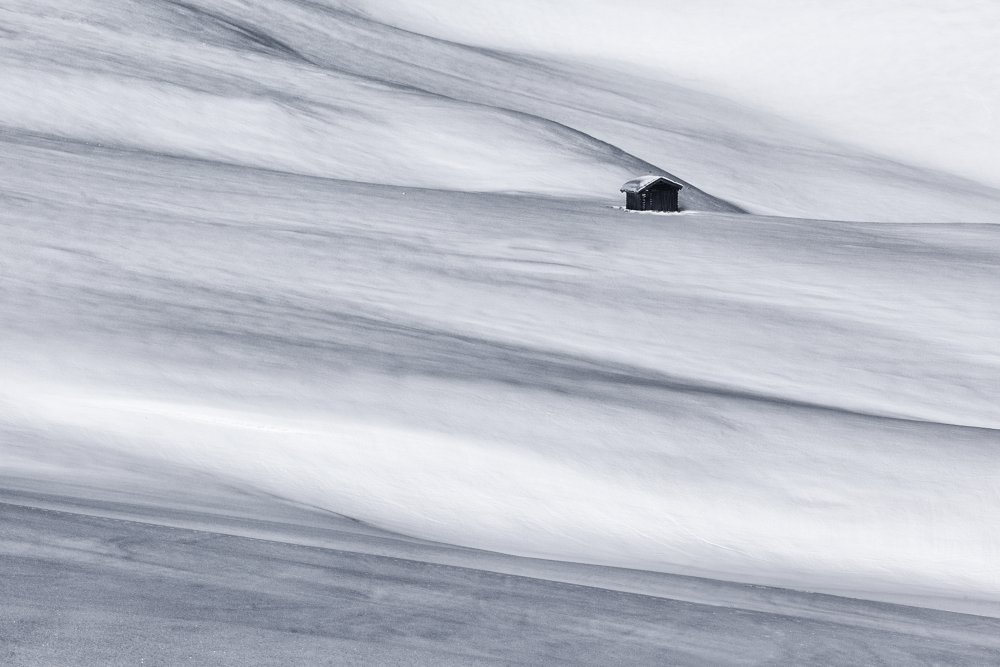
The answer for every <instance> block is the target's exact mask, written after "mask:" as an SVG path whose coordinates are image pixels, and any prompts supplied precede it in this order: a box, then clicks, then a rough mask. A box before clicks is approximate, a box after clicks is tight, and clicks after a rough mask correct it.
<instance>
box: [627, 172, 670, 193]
mask: <svg viewBox="0 0 1000 667" xmlns="http://www.w3.org/2000/svg"><path fill="white" fill-rule="evenodd" d="M659 181H663V182H665V183H669V184H670V185H673V186H674V187H676V188H677V189H678V190H680V189H681V188H683V187H684V186H683V185H681V184H680V183H678V182H677V181H675V180H672V179H669V178H667V177H666V176H659V175H657V174H646V175H645V176H640V177H639V178H633V179H632V180H631V181H629V182H627V183H626V184H625V185H623V186H622V189H621V192H642V191H643V190H645V189H646V188H648V187H649V186H650V185H652V184H653V183H658V182H659Z"/></svg>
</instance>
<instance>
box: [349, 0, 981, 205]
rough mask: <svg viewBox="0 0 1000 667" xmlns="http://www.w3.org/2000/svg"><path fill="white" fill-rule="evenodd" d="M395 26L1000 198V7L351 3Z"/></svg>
mask: <svg viewBox="0 0 1000 667" xmlns="http://www.w3.org/2000/svg"><path fill="white" fill-rule="evenodd" d="M345 4H347V5H349V6H356V7H359V8H361V9H362V10H365V11H368V12H369V13H370V14H371V15H374V16H377V17H379V18H381V19H382V20H385V21H387V22H389V23H392V24H394V25H401V26H403V27H406V28H410V29H413V30H418V31H420V32H423V33H428V34H432V35H437V36H440V37H446V38H451V39H457V40H460V41H463V42H469V43H473V44H479V45H484V46H490V47H495V48H517V49H524V50H527V51H530V52H533V53H538V54H545V55H548V56H553V57H562V58H565V57H575V58H592V59H595V60H596V59H601V60H603V61H606V62H617V63H618V65H619V67H623V68H627V69H630V70H633V71H638V72H655V73H657V74H659V75H667V76H668V77H670V78H671V79H672V80H675V81H680V82H686V83H687V84H690V85H692V86H693V87H695V88H698V89H702V90H709V91H715V92H718V93H721V94H724V95H730V96H733V97H735V98H737V99H739V100H742V101H744V102H746V103H748V104H751V105H756V106H760V107H763V108H767V109H770V110H771V111H773V112H775V113H778V114H781V115H783V116H786V117H789V118H793V119H796V120H799V121H801V122H803V123H806V124H809V125H810V126H813V127H816V128H817V129H819V130H821V131H823V132H824V134H825V135H826V136H830V137H836V138H838V139H840V140H843V141H849V142H851V143H854V144H856V145H858V146H862V147H866V148H868V149H869V150H872V151H876V152H878V153H881V154H884V155H888V156H893V157H896V158H897V159H901V160H904V161H912V162H915V163H918V164H921V165H924V166H927V167H932V168H940V169H944V170H946V171H951V172H954V173H958V174H962V175H964V176H966V177H968V178H972V179H975V180H979V181H982V182H984V183H988V184H989V185H991V186H993V187H1000V151H998V150H997V147H998V146H1000V112H998V110H1000V65H998V63H1000V3H997V2H995V0H962V1H961V2H950V1H948V0H877V1H876V2H872V1H871V0H837V1H836V2H830V1H829V0H710V1H708V2H688V1H687V0H632V1H631V2H628V3H610V2H592V1H590V0H508V1H507V2H497V3H490V4H487V5H484V4H483V3H477V2H461V1H457V0H424V1H423V2H410V1H408V0H345Z"/></svg>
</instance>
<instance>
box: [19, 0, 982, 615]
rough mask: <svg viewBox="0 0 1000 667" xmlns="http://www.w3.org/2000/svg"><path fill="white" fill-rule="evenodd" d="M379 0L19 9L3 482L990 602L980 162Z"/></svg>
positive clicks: (955, 603) (504, 546)
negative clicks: (488, 40)
mask: <svg viewBox="0 0 1000 667" xmlns="http://www.w3.org/2000/svg"><path fill="white" fill-rule="evenodd" d="M367 11H369V12H371V6H368V9H367ZM370 16H371V13H369V16H368V17H366V16H364V15H362V14H360V13H357V12H352V11H346V10H344V9H343V8H338V7H335V6H334V5H333V4H332V3H322V2H302V1H297V2H293V1H291V0H287V1H279V2H268V3H256V2H254V3H245V2H236V1H235V0H232V1H230V0H199V1H198V2H193V1H192V2H190V3H182V2H171V1H163V2H143V3H134V2H114V1H112V2H105V1H101V2H98V1H97V0H91V1H90V2H86V1H85V2H74V3H64V2H55V1H48V2H36V1H32V2H14V3H13V4H12V5H8V8H7V9H6V10H5V11H4V14H3V18H4V23H3V26H4V27H3V30H4V39H3V42H2V49H0V159H2V164H3V171H2V174H0V202H2V206H0V304H2V311H0V349H3V350H4V354H3V356H2V357H0V363H2V372H3V376H2V377H3V382H2V384H0V427H2V429H3V439H2V440H0V455H2V457H3V464H4V470H5V475H6V476H7V477H8V478H10V479H14V478H16V479H17V480H18V482H17V484H18V485H19V488H29V489H30V488H32V487H33V486H34V487H35V488H45V487H47V486H49V485H56V484H58V485H60V488H63V487H65V486H66V485H70V486H72V485H76V486H77V487H78V490H80V492H81V493H83V492H84V491H85V492H86V494H88V495H98V496H100V495H101V494H110V493H121V492H122V491H121V490H122V489H130V490H134V489H141V488H142V484H141V483H140V482H139V481H137V479H138V477H137V475H138V472H137V471H142V474H143V475H153V476H155V474H156V471H157V470H162V471H164V473H163V474H164V479H165V480H167V481H162V482H161V484H162V485H165V486H166V488H167V489H168V491H167V492H166V493H167V494H168V495H169V489H170V484H169V483H168V482H169V480H168V479H167V475H166V473H167V471H170V472H171V473H172V472H173V471H176V470H182V471H187V472H191V471H194V472H197V474H199V475H202V476H203V477H204V479H207V480H212V483H213V484H218V485H219V486H220V487H221V488H235V489H243V490H245V489H250V490H252V491H253V492H254V493H255V494H267V495H268V496H273V497H275V498H280V499H285V500H290V501H294V502H296V503H301V504H305V505H309V506H312V507H315V508H319V509H321V510H323V511H327V512H333V513H338V514H342V515H346V516H350V517H354V518H356V519H358V520H361V521H364V522H368V523H371V524H375V525H377V526H379V527H381V528H385V529H390V530H393V531H396V532H399V533H403V534H406V535H410V536H416V537H419V538H425V539H432V540H437V541H441V542H445V543H450V544H457V545H464V546H471V547H477V548H482V549H489V550H494V551H498V552H503V553H508V554H518V555H526V556H536V557H543V558H550V559H556V560H561V561H574V562H583V563H593V564H598V565H615V566H621V567H626V568H634V569H641V570H649V571H659V572H673V573H687V574H698V575H702V576H707V577H712V578H715V579H728V580H734V581H741V582H754V583H764V584H771V585H778V586H785V587H790V588H797V589H805V590H821V591H826V592H833V593H839V594H843V595H847V596H850V597H865V598H874V599H885V600H894V601H905V602H913V603H917V604H921V605H928V606H935V607H939V608H945V609H960V610H972V611H977V612H983V613H997V612H998V609H1000V607H998V603H1000V574H998V571H997V568H996V565H995V564H996V562H997V556H998V553H997V551H998V545H1000V533H998V531H997V529H996V528H995V526H998V525H1000V516H998V513H1000V510H998V508H1000V502H998V501H1000V497H998V495H1000V493H998V488H1000V487H998V485H997V479H998V474H1000V467H998V464H997V462H996V457H995V450H996V447H997V444H998V438H997V429H998V428H1000V407H998V406H1000V403H998V401H997V400H996V399H997V377H1000V353H998V351H997V348H996V345H995V338H996V331H997V329H998V325H1000V303H998V301H997V299H996V293H997V290H998V288H1000V228H998V227H997V226H995V225H990V224H965V223H969V222H991V221H992V222H996V221H997V220H998V219H1000V218H998V215H1000V193H998V191H997V190H995V189H992V188H991V187H989V186H986V185H982V184H979V183H976V182H974V181H972V180H963V179H961V178H959V177H957V176H950V175H947V174H945V173H943V172H941V171H935V170H933V169H929V168H926V167H914V166H906V165H904V164H901V163H899V162H895V161H893V160H889V159H884V158H879V157H875V156H873V155H871V154H868V153H866V152H863V151H860V150H856V149H851V148H849V147H848V146H847V145H846V144H844V145H841V144H835V143H833V142H830V141H828V140H826V139H820V138H816V137H814V136H812V135H811V134H810V133H809V131H807V130H806V129H804V126H799V125H795V124H792V123H790V122H789V121H786V120H782V119H780V118H778V117H776V116H771V115H768V114H766V113H763V112H756V111H751V110H749V109H747V108H745V107H743V106H741V105H740V104H738V103H735V102H731V101H727V100H725V99H723V98H720V97H718V96H714V95H711V94H707V93H703V92H696V91H694V90H693V89H690V88H688V87H685V86H681V85H679V84H677V83H675V82H670V81H668V80H666V79H665V78H662V77H660V78H658V77H656V76H654V75H653V74H649V73H647V74H632V75H625V74H622V73H620V72H617V71H615V70H613V69H606V70H605V69H600V68H595V67H594V66H593V64H592V63H590V62H589V61H588V62H582V61H581V62H574V61H573V60H572V59H562V60H555V59H543V58H541V57H539V56H527V55H523V54H517V53H512V52H505V51H494V50H490V49H487V48H484V47H482V46H463V45H460V44H457V43H454V42H448V41H442V40H440V39H437V38H433V37H428V36H424V35H420V34H417V33H414V32H407V31H404V30H401V29H398V28H394V27H390V26H388V25H386V24H384V23H380V22H379V21H377V20H374V19H372V18H370ZM650 170H653V171H660V170H662V171H663V172H665V173H668V174H673V175H675V176H676V177H678V178H681V179H684V180H685V182H687V183H688V184H689V187H687V188H685V190H684V191H683V194H684V196H685V198H686V199H685V200H684V202H683V203H684V204H685V205H686V206H687V207H688V208H689V209H692V210H693V211H694V212H689V213H686V214H683V215H676V216H656V215H641V214H628V213H625V212H623V211H620V210H616V209H614V208H613V205H615V204H618V203H619V196H618V193H617V189H618V186H619V185H620V184H621V182H623V181H624V180H626V178H628V177H630V176H634V175H637V172H638V173H641V172H645V171H650ZM740 209H746V210H749V211H751V212H754V213H757V214H761V213H769V214H774V215H773V216H769V215H746V214H743V213H740V212H739V211H740ZM777 215H783V216H792V217H776V216H777ZM802 216H812V217H813V218H824V219H826V220H818V219H807V218H805V217H802ZM838 218H850V219H853V220H854V221H852V222H844V221H836V219H838ZM886 221H895V222H896V223H898V224H893V223H887V222H886ZM916 222H936V223H938V224H925V225H917V224H910V223H916ZM174 491H175V492H176V494H177V495H178V497H180V496H183V495H184V493H185V489H184V488H175V489H174ZM220 493H221V492H220ZM238 498H239V495H238V494H235V493H234V495H233V496H232V498H231V499H230V502H233V503H234V504H235V503H237V502H238ZM234 499H236V500H234ZM218 502H222V503H223V504H224V503H225V500H223V501H218ZM258 511H259V512H261V513H262V514H264V515H266V513H267V511H268V510H267V507H266V506H264V507H262V508H260V509H259V510H258ZM274 511H275V512H277V511H278V510H277V509H275V510H274ZM264 518H269V517H267V516H264ZM270 518H273V517H270Z"/></svg>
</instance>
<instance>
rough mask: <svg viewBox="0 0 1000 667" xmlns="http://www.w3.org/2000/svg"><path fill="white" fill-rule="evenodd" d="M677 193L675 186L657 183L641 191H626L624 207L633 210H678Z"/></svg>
mask: <svg viewBox="0 0 1000 667" xmlns="http://www.w3.org/2000/svg"><path fill="white" fill-rule="evenodd" d="M678 194H679V190H678V189H677V188H674V187H672V186H670V185H667V184H665V183H659V184H657V185H653V186H651V187H648V188H646V189H645V190H643V191H642V192H626V193H625V208H627V209H630V210H634V211H678V210H680V207H679V201H678V199H679V198H678Z"/></svg>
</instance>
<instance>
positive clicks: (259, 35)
mask: <svg viewBox="0 0 1000 667" xmlns="http://www.w3.org/2000/svg"><path fill="white" fill-rule="evenodd" d="M49 4H50V5H55V6H61V5H60V3H49ZM84 4H87V3H84ZM13 25H14V26H15V28H16V31H15V36H14V37H13V39H11V40H10V44H9V45H8V46H7V48H5V51H4V53H3V54H2V56H0V69H2V72H3V76H2V77H0V123H3V124H4V125H5V126H6V127H8V128H12V129H17V130H21V131H25V132H29V133H35V134H41V135H45V136H48V137H53V138H61V139H67V140H73V141H82V142H89V143H98V144H100V145H104V146H116V147H120V148H127V149H138V150H144V151H149V152H154V153H159V154H166V155H175V156H180V157H195V158H199V159H204V160H212V161H220V162H227V163H232V164H241V165H248V166H254V167H260V168H265V169H273V170H278V171H288V172H292V173H298V174H306V175H314V176H321V177H325V178H334V179H342V180H351V181H360V182H371V183H382V184H389V185H400V186H408V187H424V188H438V189H460V190H471V191H506V192H529V193H542V194H549V195H557V196H574V197H580V196H582V197H597V198H608V197H613V196H615V194H616V193H617V186H618V184H619V183H621V182H622V181H624V180H626V179H627V178H630V177H631V176H633V175H635V174H636V173H644V172H647V171H649V170H651V169H657V167H655V166H654V165H651V164H649V163H648V162H646V161H644V160H642V159H639V158H637V157H635V156H633V155H630V154H628V153H626V152H625V151H623V150H621V149H619V148H617V147H615V146H613V145H611V144H609V143H607V142H605V141H601V140H599V139H596V138H594V137H593V136H590V135H588V134H586V133H584V132H581V131H579V130H576V129H573V128H571V127H569V126H567V125H564V124H561V123H558V122H554V121H552V120H549V119H547V118H545V117H542V116H539V115H535V114H532V113H529V112H527V111H523V110H519V109H516V108H511V107H509V106H507V105H504V104H502V100H492V102H491V103H486V102H483V101H479V100H475V99H472V100H470V99H469V97H470V96H468V95H462V94H453V92H454V91H444V90H441V88H442V86H441V85H440V84H439V83H438V82H437V81H436V79H438V78H442V77H443V76H444V75H442V74H441V71H443V72H449V71H460V70H461V69H463V68H467V67H468V64H467V63H465V62H464V61H465V60H467V59H468V58H470V57H473V58H474V59H475V64H476V68H477V72H476V76H477V77H479V76H481V77H482V78H483V79H486V80H516V79H517V78H519V77H522V76H526V77H529V78H531V79H533V80H536V81H539V82H544V81H546V80H547V79H549V78H551V77H552V74H551V73H548V72H545V71H544V70H543V69H541V68H539V67H536V66H533V65H531V64H530V63H517V62H510V61H509V60H507V59H505V58H502V57H500V56H491V55H488V54H482V53H480V52H478V51H475V50H472V49H463V48H461V47H458V46H455V45H450V44H446V43H442V42H438V41H437V40H433V39H430V38H421V37H419V36H415V35H409V34H406V33H403V32H402V31H399V30H394V29H390V28H387V27H384V26H379V25H377V24H367V23H366V22H359V21H357V20H351V19H350V18H349V17H345V16H342V15H340V14H337V13H330V12H328V11H324V10H322V9H320V8H316V7H313V8H310V7H308V6H302V5H300V4H297V3H278V4H276V5H275V4H271V5H268V8H267V9H265V8H264V7H263V6H259V7H247V6H244V4H243V3H239V4H234V3H226V2H206V3H202V4H197V3H163V4H155V3H149V4H144V5H140V6H135V4H134V3H130V2H129V3H121V2H118V3H116V2H101V3H100V4H97V3H91V4H90V6H88V7H85V8H82V9H81V10H80V13H79V14H76V13H74V14H71V15H66V14H61V13H60V12H58V11H50V12H43V11H41V10H40V9H38V10H34V11H22V12H21V13H18V14H15V15H14V17H13ZM413 48H416V49H418V50H420V51H421V54H420V55H421V61H422V62H424V63H426V64H427V65H426V67H427V69H426V70H425V69H423V68H422V67H414V66H413V65H410V66H401V65H400V64H399V61H398V57H399V54H400V53H404V54H405V53H406V52H407V51H408V50H413ZM408 69H409V70H411V72H410V75H409V76H408V77H404V78H407V79H408V80H406V81H403V80H400V77H399V76H397V75H396V71H397V70H404V71H405V70H408ZM439 70H441V71H439ZM446 78H447V77H446ZM464 85H465V86H466V87H474V86H477V85H478V84H477V83H476V82H475V81H472V80H470V81H466V82H464ZM685 205H686V206H688V207H691V208H698V209H705V210H723V211H739V209H738V208H737V207H734V206H731V205H727V204H726V203H725V202H723V201H721V200H718V199H717V198H714V197H711V196H709V195H706V194H705V193H704V192H702V191H701V190H699V189H698V188H696V187H694V186H692V187H691V188H690V191H689V193H687V195H686V199H685Z"/></svg>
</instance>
